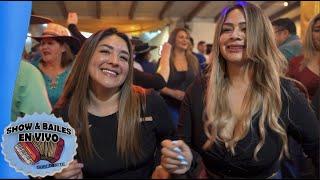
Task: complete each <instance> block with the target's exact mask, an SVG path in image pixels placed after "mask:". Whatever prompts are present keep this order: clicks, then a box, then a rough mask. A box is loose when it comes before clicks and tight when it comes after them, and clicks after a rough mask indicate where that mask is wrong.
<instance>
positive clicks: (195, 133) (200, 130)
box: [178, 78, 319, 178]
mask: <svg viewBox="0 0 320 180" xmlns="http://www.w3.org/2000/svg"><path fill="white" fill-rule="evenodd" d="M205 84H206V80H205V79H204V78H202V79H201V78H197V79H196V80H195V82H194V83H193V84H192V85H191V86H190V87H189V88H188V90H187V91H186V96H185V99H184V101H183V103H182V105H181V110H180V114H181V116H180V122H179V125H178V134H179V137H180V138H181V139H183V140H185V142H186V143H187V144H189V146H190V147H191V148H192V149H193V150H194V151H195V152H196V153H195V156H197V155H200V156H201V157H202V159H203V163H204V165H205V166H206V169H207V170H208V171H209V172H211V173H214V174H217V175H221V177H243V178H266V177H269V176H270V175H272V173H274V172H276V171H278V170H279V161H278V158H279V155H280V151H281V148H282V146H281V144H282V141H281V139H280V137H279V136H278V135H277V134H276V133H275V132H273V131H271V129H270V128H268V127H267V125H266V137H265V143H264V145H263V147H262V148H261V150H260V151H259V153H258V154H257V157H258V159H259V161H255V160H254V158H253V154H254V149H255V147H256V145H257V144H258V143H259V130H258V119H259V117H260V114H259V113H256V114H255V115H254V116H253V119H252V128H250V130H249V131H248V134H247V135H246V136H245V137H244V138H243V139H242V140H240V141H239V142H238V143H237V145H236V147H235V155H232V153H231V152H230V151H228V150H227V149H226V148H225V146H224V144H219V145H218V143H215V144H214V145H213V147H212V148H211V149H210V150H209V151H205V150H203V149H202V147H203V145H204V143H205V142H206V140H207V137H206V135H205V133H204V126H203V120H202V115H203V109H204V104H203V102H204V101H203V97H204V91H205ZM281 89H282V93H281V96H282V111H281V114H280V117H279V121H282V122H283V124H284V127H285V129H286V131H287V134H288V135H289V136H292V137H293V138H294V139H295V140H296V141H297V142H299V143H301V144H302V147H303V150H304V152H305V153H306V154H307V155H308V156H309V157H310V158H312V160H313V162H314V164H315V166H316V167H317V168H319V123H318V121H317V119H316V116H315V114H314V113H313V111H312V110H311V108H310V106H309V104H308V102H307V99H306V98H305V96H304V95H303V94H301V92H300V91H299V90H298V89H297V88H296V87H294V85H293V83H292V82H290V81H289V80H284V79H282V80H281ZM284 90H286V92H287V93H288V94H286V93H285V92H284ZM288 95H289V96H290V98H289V97H288ZM193 163H194V162H193ZM189 173H191V174H192V169H191V171H190V172H189Z"/></svg>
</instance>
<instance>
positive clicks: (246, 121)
mask: <svg viewBox="0 0 320 180" xmlns="http://www.w3.org/2000/svg"><path fill="white" fill-rule="evenodd" d="M234 9H240V10H241V11H242V12H243V14H244V16H245V19H246V39H247V41H246V58H247V60H248V61H249V62H248V65H247V67H246V69H247V70H249V69H250V70H252V72H253V77H254V78H253V80H252V83H251V85H250V87H249V88H248V90H247V92H246V94H245V97H244V101H243V103H242V108H243V113H242V115H240V117H234V116H233V115H232V112H231V109H230V106H229V102H228V99H227V97H228V96H227V92H228V89H229V88H230V82H229V79H228V73H227V66H226V60H225V59H224V58H223V57H222V55H221V53H220V49H219V38H220V35H221V32H222V31H221V29H222V25H223V23H224V21H225V20H226V17H227V15H228V14H229V13H230V12H231V11H232V10H234ZM211 58H212V59H211V64H210V65H209V71H208V72H207V74H206V76H207V79H208V85H207V88H206V92H205V111H204V130H205V134H206V136H207V138H208V140H207V142H206V143H205V144H204V146H203V148H204V149H208V148H210V147H211V146H212V145H213V144H214V143H215V142H217V140H218V141H224V142H225V143H227V144H228V145H229V148H230V150H231V152H232V153H234V148H235V146H236V144H237V142H238V141H240V140H241V139H243V138H244V137H245V136H246V135H247V133H248V131H249V129H250V128H251V126H252V120H251V119H252V117H253V115H254V114H255V113H257V112H258V111H259V112H261V116H260V118H259V136H260V140H259V143H258V145H257V146H256V148H255V150H254V158H255V159H256V160H257V153H258V152H259V150H260V149H261V148H262V146H263V144H264V142H265V138H266V128H265V122H267V125H268V126H269V127H270V129H271V130H272V131H274V132H276V133H277V134H278V135H279V136H280V138H281V141H282V143H283V146H282V151H281V154H280V157H279V158H281V157H282V155H283V152H285V154H286V155H288V140H287V134H286V130H285V129H284V127H282V125H281V124H280V122H279V121H278V118H279V115H280V112H281V108H282V101H281V87H280V77H283V76H284V73H285V72H286V67H287V66H286V65H287V64H286V59H285V57H284V56H283V55H282V54H281V52H280V51H279V50H278V48H277V46H276V42H275V38H274V35H273V29H272V25H271V22H270V20H269V19H268V18H267V17H266V16H265V15H264V14H263V12H262V11H261V9H260V8H258V7H256V6H254V5H252V4H250V3H239V4H235V5H232V6H230V7H227V8H226V9H225V10H224V11H223V12H222V13H221V16H220V19H219V21H218V23H217V25H216V31H215V36H214V41H213V46H212V56H211ZM232 118H237V121H236V124H235V128H234V129H233V134H232V135H233V136H232V138H231V139H230V140H224V139H221V138H220V137H219V135H218V134H219V130H220V129H223V128H224V127H226V124H228V122H229V121H230V120H231V119H232Z"/></svg>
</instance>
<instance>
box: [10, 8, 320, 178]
mask: <svg viewBox="0 0 320 180" xmlns="http://www.w3.org/2000/svg"><path fill="white" fill-rule="evenodd" d="M46 23H47V21H46ZM77 24H78V17H77V15H76V14H74V13H70V14H69V17H68V27H67V28H66V27H63V26H62V25H59V24H56V23H54V22H50V23H49V24H48V26H47V28H46V29H45V30H44V31H43V33H42V35H41V36H38V37H32V38H33V39H34V40H36V41H37V42H39V44H38V45H37V47H38V50H36V48H34V51H35V52H32V55H29V56H25V57H29V58H30V59H29V60H26V59H24V60H22V62H23V63H21V66H20V73H19V76H18V80H17V81H16V88H15V96H14V100H13V107H12V120H13V121H14V120H16V119H17V117H22V116H24V114H30V113H32V112H39V113H40V112H46V113H53V114H54V115H56V116H57V117H62V119H63V120H64V121H66V122H68V123H69V124H70V125H71V126H72V127H73V128H74V129H75V130H76V135H77V142H78V148H77V155H76V156H75V157H74V161H73V162H72V163H71V164H70V165H69V166H68V167H66V168H64V169H63V171H62V172H60V173H57V174H55V175H54V178H63V179H68V178H72V179H75V178H76V179H80V178H143V179H144V178H156V179H157V178H160V179H167V178H271V179H278V178H319V158H320V157H319V154H320V152H319V148H320V139H319V137H320V135H319V130H320V126H319V115H320V14H318V15H316V16H315V17H314V18H313V19H312V20H311V21H310V22H309V25H308V28H307V31H306V33H305V37H304V38H302V40H300V38H299V37H298V35H297V32H296V27H295V24H294V22H293V21H292V20H290V19H288V18H282V19H277V20H274V21H272V22H271V21H270V19H269V18H268V17H267V16H266V15H265V14H264V13H263V12H262V10H261V9H260V8H259V7H257V6H255V5H253V4H251V3H236V4H233V5H230V6H228V7H226V8H225V9H224V10H223V12H222V13H220V17H219V20H218V21H217V24H216V26H215V30H213V31H214V32H215V34H214V39H213V41H212V40H210V39H208V40H203V41H199V42H197V49H198V52H193V46H194V42H193V39H192V37H191V36H190V32H189V31H188V30H187V29H185V28H180V27H177V28H175V29H174V30H173V31H172V32H171V33H170V36H169V39H168V41H167V42H166V43H165V44H163V46H162V51H161V56H160V59H159V60H158V62H157V63H153V62H150V59H151V58H150V56H151V54H150V51H152V50H153V49H155V48H156V47H154V46H150V45H149V44H148V43H147V42H143V41H141V40H139V39H136V38H130V37H129V36H128V35H126V34H124V33H122V32H119V31H118V30H117V29H115V28H108V29H102V30H97V32H95V33H93V34H92V35H91V36H90V37H89V38H85V37H84V36H83V35H82V34H81V33H80V31H79V29H78V27H77ZM211 41H212V43H211V44H207V43H206V42H211ZM27 61H29V62H30V63H28V62H27ZM136 63H138V64H139V65H140V66H139V68H138V66H136V65H135V64H136ZM29 71H30V72H29ZM31 71H33V73H31ZM30 78H32V79H34V80H33V81H28V79H30ZM30 82H33V83H32V85H30V84H28V83H30ZM31 101H32V103H31Z"/></svg>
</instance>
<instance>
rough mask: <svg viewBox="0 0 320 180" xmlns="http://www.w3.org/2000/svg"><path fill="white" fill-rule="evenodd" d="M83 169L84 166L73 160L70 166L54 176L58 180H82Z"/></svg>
mask: <svg viewBox="0 0 320 180" xmlns="http://www.w3.org/2000/svg"><path fill="white" fill-rule="evenodd" d="M82 168H83V164H82V163H78V161H77V160H73V161H72V162H71V163H70V164H69V166H68V167H67V168H65V169H63V170H62V171H61V173H57V174H55V175H54V178H56V179H82V178H83V175H82Z"/></svg>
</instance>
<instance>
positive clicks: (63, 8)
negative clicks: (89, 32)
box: [58, 1, 68, 19]
mask: <svg viewBox="0 0 320 180" xmlns="http://www.w3.org/2000/svg"><path fill="white" fill-rule="evenodd" d="M58 5H59V7H60V9H61V13H62V16H63V17H64V19H67V18H68V11H67V7H66V4H65V3H64V1H58Z"/></svg>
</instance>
